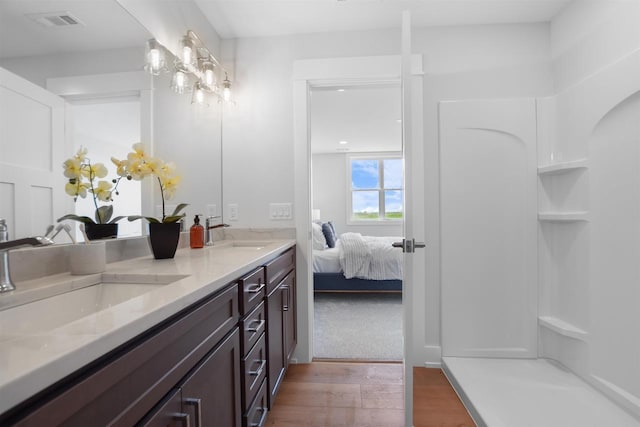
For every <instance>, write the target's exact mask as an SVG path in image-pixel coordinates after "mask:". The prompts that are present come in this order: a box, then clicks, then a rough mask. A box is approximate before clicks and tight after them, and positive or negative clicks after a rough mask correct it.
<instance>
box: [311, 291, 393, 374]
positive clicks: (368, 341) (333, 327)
mask: <svg viewBox="0 0 640 427" xmlns="http://www.w3.org/2000/svg"><path fill="white" fill-rule="evenodd" d="M314 298H315V300H314V315H315V319H314V341H313V356H314V357H316V358H326V359H358V360H385V361H391V360H398V361H399V360H402V295H401V294H399V293H398V294H395V293H393V294H392V293H372V294H366V293H354V294H350V293H316V294H315V297H314Z"/></svg>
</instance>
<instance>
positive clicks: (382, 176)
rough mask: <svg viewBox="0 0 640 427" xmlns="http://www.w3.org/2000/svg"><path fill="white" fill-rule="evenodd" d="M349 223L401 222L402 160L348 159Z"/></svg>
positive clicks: (390, 158)
mask: <svg viewBox="0 0 640 427" xmlns="http://www.w3.org/2000/svg"><path fill="white" fill-rule="evenodd" d="M349 176H351V191H350V192H349V194H350V196H351V200H350V203H349V206H350V218H349V219H350V221H353V222H360V221H400V220H402V218H403V212H402V204H403V203H402V201H403V190H402V158H400V157H390V156H389V157H375V158H374V157H350V158H349Z"/></svg>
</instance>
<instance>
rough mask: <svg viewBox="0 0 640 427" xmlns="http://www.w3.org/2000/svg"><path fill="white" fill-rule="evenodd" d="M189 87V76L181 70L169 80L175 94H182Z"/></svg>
mask: <svg viewBox="0 0 640 427" xmlns="http://www.w3.org/2000/svg"><path fill="white" fill-rule="evenodd" d="M188 86H189V76H187V73H185V72H184V71H182V70H176V72H175V73H174V74H173V79H171V89H173V91H174V92H176V93H180V94H182V93H184V92H185V91H186V90H187V87H188Z"/></svg>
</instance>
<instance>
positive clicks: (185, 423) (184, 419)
mask: <svg viewBox="0 0 640 427" xmlns="http://www.w3.org/2000/svg"><path fill="white" fill-rule="evenodd" d="M172 417H173V419H174V420H178V421H180V422H181V423H182V425H183V426H185V427H191V423H190V422H189V414H185V413H182V412H178V413H176V414H173V415H172Z"/></svg>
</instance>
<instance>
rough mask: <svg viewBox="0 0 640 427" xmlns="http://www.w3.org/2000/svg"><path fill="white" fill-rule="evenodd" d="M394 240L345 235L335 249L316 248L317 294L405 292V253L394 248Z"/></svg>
mask: <svg viewBox="0 0 640 427" xmlns="http://www.w3.org/2000/svg"><path fill="white" fill-rule="evenodd" d="M399 240H402V239H401V238H400V239H399ZM394 241H398V238H397V237H373V236H361V235H360V234H358V233H344V234H342V235H341V236H340V238H339V239H337V241H336V243H335V247H333V248H325V249H314V251H313V289H314V291H316V292H358V291H362V292H373V291H375V292H401V291H402V251H400V250H399V249H397V248H393V247H392V246H391V243H393V242H394Z"/></svg>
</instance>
